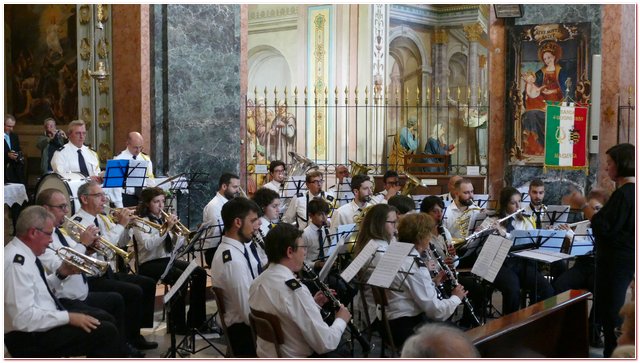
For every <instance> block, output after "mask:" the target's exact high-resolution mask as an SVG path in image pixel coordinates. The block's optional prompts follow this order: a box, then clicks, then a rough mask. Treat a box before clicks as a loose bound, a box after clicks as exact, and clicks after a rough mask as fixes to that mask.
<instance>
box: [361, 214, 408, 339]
mask: <svg viewBox="0 0 640 363" xmlns="http://www.w3.org/2000/svg"><path fill="white" fill-rule="evenodd" d="M397 222H398V210H397V209H396V208H395V207H394V206H390V205H388V204H385V203H381V204H376V205H374V206H373V207H371V209H369V210H368V211H367V213H365V215H364V217H363V218H362V220H361V221H360V224H358V237H357V239H356V243H355V246H354V247H353V249H354V251H353V255H354V256H358V254H360V251H362V249H363V248H364V247H365V246H366V245H367V244H369V243H375V244H376V245H377V247H378V248H377V251H376V253H375V254H374V255H373V256H372V257H371V259H370V260H369V261H368V262H367V263H366V264H365V266H369V267H370V268H367V269H363V270H362V271H361V272H360V276H359V280H360V281H362V282H366V281H367V280H368V279H369V277H370V276H371V273H372V272H373V268H375V267H376V265H377V264H378V261H380V258H381V257H382V254H384V253H385V252H386V251H387V248H388V247H389V244H390V243H391V242H392V241H394V240H395V236H396V234H397V233H398V231H397V230H396V223H397ZM362 292H364V297H365V301H366V305H367V306H366V307H365V306H360V305H359V304H360V301H361V299H359V298H356V300H355V301H356V304H355V305H356V310H358V311H359V312H360V314H362V315H364V321H365V322H366V323H367V324H369V323H372V324H371V325H372V326H374V327H378V326H379V324H380V323H379V321H380V318H378V316H377V311H378V308H377V306H376V304H375V301H374V300H373V292H372V291H371V288H369V287H368V286H366V285H364V286H363V289H362V290H361V293H362ZM365 308H366V309H365Z"/></svg>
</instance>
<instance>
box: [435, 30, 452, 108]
mask: <svg viewBox="0 0 640 363" xmlns="http://www.w3.org/2000/svg"><path fill="white" fill-rule="evenodd" d="M448 42H449V33H447V30H446V29H441V28H438V29H435V30H434V32H433V57H434V58H433V68H434V70H433V74H434V83H433V95H434V97H436V99H435V100H436V101H437V102H439V103H440V105H446V104H447V90H448V89H449V66H448V64H447V43H448ZM438 90H439V91H438Z"/></svg>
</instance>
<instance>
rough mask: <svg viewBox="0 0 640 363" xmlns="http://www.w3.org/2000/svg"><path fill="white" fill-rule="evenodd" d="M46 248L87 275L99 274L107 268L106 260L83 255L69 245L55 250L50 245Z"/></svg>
mask: <svg viewBox="0 0 640 363" xmlns="http://www.w3.org/2000/svg"><path fill="white" fill-rule="evenodd" d="M47 248H49V249H50V250H52V251H53V252H55V253H56V255H58V256H59V257H60V258H61V259H62V260H63V261H64V262H66V263H68V264H70V265H72V266H74V267H75V268H77V269H78V270H80V271H82V272H84V273H85V274H87V276H101V275H102V274H104V273H105V272H106V271H107V268H109V263H108V262H105V261H100V260H98V259H96V258H93V257H89V256H87V255H83V254H82V253H80V252H78V251H76V250H74V249H73V248H70V247H65V246H63V247H60V248H58V249H57V250H54V249H53V248H51V247H47Z"/></svg>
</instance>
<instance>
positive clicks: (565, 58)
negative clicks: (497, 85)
mask: <svg viewBox="0 0 640 363" xmlns="http://www.w3.org/2000/svg"><path fill="white" fill-rule="evenodd" d="M590 27H591V25H590V23H571V24H538V25H525V26H516V27H514V28H513V29H512V30H511V31H510V34H509V38H510V40H511V44H512V46H511V48H510V53H509V58H508V59H509V63H508V64H509V66H508V71H507V72H508V74H507V84H508V85H510V89H509V90H508V97H509V100H508V106H507V110H508V111H507V112H508V117H509V118H510V119H511V120H512V121H513V122H510V123H509V126H510V127H509V129H510V130H509V129H508V130H507V132H508V136H509V133H510V135H511V137H510V139H511V140H512V145H511V148H510V162H511V163H512V164H520V165H524V164H540V163H542V162H543V158H544V140H545V110H546V105H547V102H581V103H587V102H589V98H590V93H591V87H590V86H591V84H590V80H589V78H590V74H591V73H590V72H591V69H590V67H591V66H590V63H591V62H590V59H591V54H589V53H590V51H589V49H590V44H589V39H590V37H589V34H590Z"/></svg>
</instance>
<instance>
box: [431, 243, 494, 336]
mask: <svg viewBox="0 0 640 363" xmlns="http://www.w3.org/2000/svg"><path fill="white" fill-rule="evenodd" d="M429 249H431V252H432V253H433V256H434V257H435V258H436V260H437V261H438V264H440V268H441V269H442V270H443V271H444V273H445V275H446V276H447V278H448V279H449V280H450V281H451V286H452V287H454V288H455V287H456V286H458V279H456V277H455V276H454V275H453V272H452V271H451V269H450V268H449V265H447V264H446V263H444V260H443V259H442V256H440V254H439V253H438V251H437V250H436V246H434V245H433V243H429ZM462 303H463V304H464V306H465V307H466V308H467V310H468V311H469V314H470V315H471V318H473V322H474V323H475V324H476V326H480V325H482V324H480V320H479V319H478V317H477V316H476V314H475V312H474V311H473V305H471V301H469V298H467V297H466V296H465V297H463V298H462Z"/></svg>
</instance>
